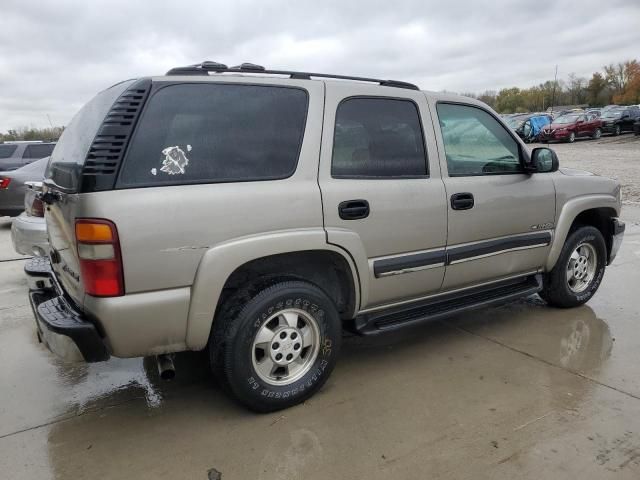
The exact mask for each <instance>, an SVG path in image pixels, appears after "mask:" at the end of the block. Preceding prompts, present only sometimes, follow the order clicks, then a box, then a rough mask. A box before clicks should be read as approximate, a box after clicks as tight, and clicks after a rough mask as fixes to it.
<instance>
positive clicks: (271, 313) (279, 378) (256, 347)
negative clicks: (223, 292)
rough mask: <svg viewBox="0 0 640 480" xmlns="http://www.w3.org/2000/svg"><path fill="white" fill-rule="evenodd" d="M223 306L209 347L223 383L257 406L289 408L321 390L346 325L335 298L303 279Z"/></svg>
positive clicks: (264, 410)
mask: <svg viewBox="0 0 640 480" xmlns="http://www.w3.org/2000/svg"><path fill="white" fill-rule="evenodd" d="M238 301H240V302H241V305H236V306H235V307H234V306H233V305H230V306H229V308H223V309H221V314H222V313H223V312H226V313H225V314H223V315H219V316H218V317H220V318H216V321H215V323H214V332H213V334H212V335H211V340H210V345H209V351H210V360H211V363H212V369H213V371H214V373H216V374H217V376H218V377H219V378H220V377H222V378H220V380H221V381H222V383H223V385H225V386H226V387H227V389H228V390H229V391H230V392H231V393H232V394H233V395H234V396H235V397H236V398H237V399H238V400H239V401H240V402H242V403H243V404H245V405H246V406H248V407H249V408H251V409H252V410H255V411H259V412H270V411H274V410H280V409H283V408H288V407H290V406H292V405H295V404H297V403H300V402H302V401H304V400H306V399H307V398H309V397H311V396H312V395H313V394H314V393H316V392H317V391H318V390H319V389H320V387H321V386H322V385H323V384H324V382H325V381H326V380H327V378H328V377H329V375H330V374H331V371H332V370H333V367H334V365H335V362H336V359H337V355H338V351H339V349H340V342H341V337H342V324H341V320H340V317H339V315H338V312H337V309H336V307H335V305H334V303H333V301H332V300H331V299H330V298H329V297H328V296H327V295H326V294H325V293H324V292H323V291H322V290H320V289H319V288H318V287H316V286H315V285H313V284H310V283H307V282H303V281H285V282H280V283H276V284H272V285H271V286H268V287H266V288H264V289H262V290H261V291H258V292H255V294H254V295H250V298H246V297H243V296H241V297H239V298H236V299H235V300H234V299H231V300H230V302H232V303H234V302H235V303H237V302H238Z"/></svg>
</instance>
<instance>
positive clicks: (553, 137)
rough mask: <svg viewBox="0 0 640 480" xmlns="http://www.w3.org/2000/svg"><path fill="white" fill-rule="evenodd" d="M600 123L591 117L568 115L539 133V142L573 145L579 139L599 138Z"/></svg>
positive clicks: (556, 120) (597, 119) (577, 114)
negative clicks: (562, 142)
mask: <svg viewBox="0 0 640 480" xmlns="http://www.w3.org/2000/svg"><path fill="white" fill-rule="evenodd" d="M601 135H602V122H601V121H600V119H599V118H598V117H596V116H593V115H586V114H580V113H568V114H566V115H563V116H561V117H558V118H556V119H555V120H554V121H553V122H552V123H551V124H549V125H547V126H545V127H544V128H543V129H542V132H541V133H540V141H543V142H552V141H564V142H569V143H573V142H574V141H575V139H576V138H579V137H591V138H594V139H598V138H600V136H601Z"/></svg>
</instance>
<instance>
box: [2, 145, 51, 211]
mask: <svg viewBox="0 0 640 480" xmlns="http://www.w3.org/2000/svg"><path fill="white" fill-rule="evenodd" d="M48 162H49V157H46V158H42V159H40V160H36V161H35V162H33V163H30V164H28V165H25V166H23V167H21V168H19V169H17V170H13V171H10V172H0V217H2V216H9V217H15V216H17V215H20V213H21V212H22V211H24V198H25V193H26V191H27V186H26V185H25V182H34V181H35V182H41V181H42V180H43V179H44V172H45V170H46V168H47V163H48Z"/></svg>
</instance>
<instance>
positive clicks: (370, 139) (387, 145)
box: [331, 98, 427, 178]
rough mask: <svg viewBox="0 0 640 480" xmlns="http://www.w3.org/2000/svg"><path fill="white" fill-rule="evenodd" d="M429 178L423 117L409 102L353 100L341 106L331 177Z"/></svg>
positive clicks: (335, 136) (372, 99) (337, 119)
mask: <svg viewBox="0 0 640 480" xmlns="http://www.w3.org/2000/svg"><path fill="white" fill-rule="evenodd" d="M426 174H427V159H426V155H425V149H424V139H423V136H422V127H421V124H420V116H419V114H418V109H417V107H416V105H415V104H414V103H413V102H412V101H410V100H397V99H390V98H350V99H347V100H344V101H343V102H342V103H340V105H339V106H338V111H337V112H336V126H335V134H334V139H333V158H332V161H331V175H332V176H333V177H336V178H341V177H342V178H398V177H415V176H424V175H426Z"/></svg>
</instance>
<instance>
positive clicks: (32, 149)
mask: <svg viewBox="0 0 640 480" xmlns="http://www.w3.org/2000/svg"><path fill="white" fill-rule="evenodd" d="M53 147H55V144H53V143H43V144H41V145H40V144H34V145H27V148H25V149H24V153H23V154H22V158H44V157H48V156H49V155H51V152H53Z"/></svg>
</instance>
